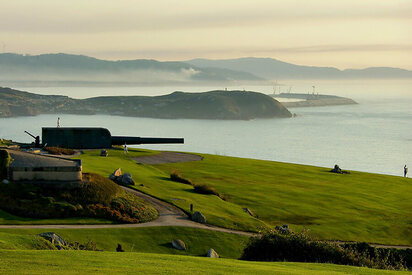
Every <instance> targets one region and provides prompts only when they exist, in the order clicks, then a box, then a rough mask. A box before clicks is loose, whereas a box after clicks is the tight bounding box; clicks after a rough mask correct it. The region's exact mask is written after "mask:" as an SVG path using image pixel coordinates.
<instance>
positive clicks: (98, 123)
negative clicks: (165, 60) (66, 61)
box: [0, 85, 412, 175]
mask: <svg viewBox="0 0 412 275" xmlns="http://www.w3.org/2000/svg"><path fill="white" fill-rule="evenodd" d="M331 87H332V86H331ZM333 87H335V90H333V89H332V88H329V90H330V92H329V93H330V94H337V95H344V96H348V93H352V94H353V95H354V96H351V97H352V98H353V99H355V100H357V101H358V102H359V103H360V104H359V105H349V106H328V107H311V108H295V109H290V110H291V112H293V113H296V114H297V115H298V116H297V117H295V118H290V119H256V120H251V121H218V120H191V119H179V120H169V119H150V118H132V117H119V116H106V115H93V116H83V115H82V116H80V115H59V116H60V117H61V123H62V126H67V127H69V126H94V127H106V128H108V129H110V131H111V133H112V134H113V135H133V136H142V137H151V136H154V137H184V138H185V144H184V145H151V146H141V147H143V148H151V149H161V150H173V151H189V152H202V153H211V154H220V155H226V156H237V157H248V158H256V159H266V160H276V161H283V162H292V163H301V164H309V165H318V166H324V167H333V165H334V164H339V165H340V166H341V167H342V168H343V169H350V170H358V171H366V172H375V173H381V174H391V175H401V174H402V173H403V166H404V165H405V164H407V165H408V164H411V165H412V93H411V92H412V89H409V88H410V87H412V86H409V85H404V86H402V87H401V88H399V87H395V88H393V87H392V86H391V87H392V89H393V92H391V93H390V94H388V93H387V92H385V91H388V90H389V91H391V90H390V89H385V90H382V91H381V90H379V89H382V85H378V86H377V88H376V91H377V92H376V93H378V95H379V96H372V95H371V93H370V91H369V90H368V91H367V92H365V89H362V91H363V92H361V90H360V89H361V88H362V87H363V86H362V85H361V87H357V86H356V85H355V86H352V89H350V90H349V89H348V88H347V86H336V85H335V86H333ZM367 87H369V89H370V90H371V89H372V87H371V86H370V85H369V86H367ZM48 89H51V88H48ZM64 89H69V88H63V90H64ZM89 89H90V88H81V87H78V88H70V91H74V92H72V93H69V90H67V93H64V94H66V95H69V96H73V97H77V96H75V94H76V93H78V94H80V93H81V91H83V93H82V94H83V95H84V93H85V91H86V90H89ZM93 89H94V91H95V92H96V91H97V93H95V94H93V95H100V94H102V93H103V94H105V93H106V92H107V93H108V92H109V91H108V90H107V89H111V94H112V95H113V94H118V92H116V91H119V89H118V88H100V89H103V90H101V91H100V92H99V88H93ZM123 89H125V90H127V89H126V88H121V89H120V90H123ZM141 89H147V88H141ZM151 89H153V91H154V90H155V88H151ZM171 89H172V88H171ZM210 89H213V87H211V88H210ZM210 89H206V88H202V91H205V90H210ZM247 89H250V88H249V87H247ZM265 89H266V91H268V90H269V91H270V89H272V87H265ZM345 89H347V90H345ZM356 89H358V90H356ZM408 89H409V90H408ZM25 90H28V91H35V92H40V90H41V88H26V89H25ZM181 90H184V91H194V90H193V89H181ZM255 90H256V88H255ZM372 90H373V89H372ZM60 91H61V89H60ZM301 91H302V90H301ZM301 91H296V92H301ZM339 91H340V92H339ZM342 91H343V92H342ZM345 91H347V92H345ZM395 92H397V93H395ZM50 93H51V92H50ZM323 93H327V92H323ZM45 94H46V92H45ZM55 94H56V93H55ZM60 94H63V93H60ZM123 94H128V93H123ZM134 94H139V93H137V92H136V91H135V92H134ZM140 94H142V93H140ZM83 97H85V96H83ZM57 116H58V115H40V116H36V117H18V118H7V119H5V118H3V119H0V137H3V138H9V139H13V140H19V141H25V142H30V141H32V139H31V137H29V136H28V135H26V134H24V130H28V131H30V132H32V133H33V134H36V135H40V134H41V127H42V126H55V125H56V120H57ZM411 165H409V166H411Z"/></svg>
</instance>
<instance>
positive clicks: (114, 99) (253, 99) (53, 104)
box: [0, 88, 292, 120]
mask: <svg viewBox="0 0 412 275" xmlns="http://www.w3.org/2000/svg"><path fill="white" fill-rule="evenodd" d="M39 114H83V115H85V114H86V115H87V114H90V115H94V114H106V115H119V116H131V117H150V118H167V119H178V118H185V119H233V120H249V119H255V118H274V117H291V116H292V114H291V113H290V112H289V111H288V110H287V109H286V108H285V107H284V106H283V105H282V104H281V103H279V102H278V101H277V100H275V99H273V98H272V97H270V96H267V95H265V94H261V93H256V92H251V91H219V90H218V91H209V92H203V93H184V92H174V93H171V94H168V95H163V96H101V97H93V98H87V99H74V98H70V97H68V96H62V95H39V94H33V93H28V92H23V91H18V90H14V89H10V88H0V117H15V116H35V115H39Z"/></svg>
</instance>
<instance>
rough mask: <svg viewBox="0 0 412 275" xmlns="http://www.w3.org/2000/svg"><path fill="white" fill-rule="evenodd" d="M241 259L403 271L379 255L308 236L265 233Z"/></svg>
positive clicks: (250, 246)
mask: <svg viewBox="0 0 412 275" xmlns="http://www.w3.org/2000/svg"><path fill="white" fill-rule="evenodd" d="M241 259H243V260H250V261H291V262H312V263H333V264H341V265H354V266H367V267H371V268H380V269H402V268H404V266H403V264H402V262H396V263H391V262H389V261H388V260H387V258H386V257H385V256H384V255H381V254H380V253H377V254H373V255H372V254H371V253H368V252H367V251H365V250H358V249H354V247H352V248H349V247H346V248H345V247H343V246H340V245H339V244H336V243H335V244H333V243H332V244H331V243H327V242H321V241H316V240H313V239H312V238H310V237H309V236H308V235H307V234H306V233H305V232H303V233H289V234H282V233H280V232H277V231H269V232H265V233H264V234H262V235H261V236H257V237H252V238H251V239H250V241H249V243H248V245H247V246H246V248H245V249H244V251H243V254H242V257H241Z"/></svg>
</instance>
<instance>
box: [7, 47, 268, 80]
mask: <svg viewBox="0 0 412 275" xmlns="http://www.w3.org/2000/svg"><path fill="white" fill-rule="evenodd" d="M260 80H262V78H260V77H257V76H255V75H253V74H251V73H248V72H240V71H236V70H230V69H224V68H205V67H203V68H198V67H197V66H195V65H191V64H187V63H184V62H160V61H156V60H146V59H137V60H122V61H108V60H101V59H97V58H93V57H88V56H84V55H70V54H63V53H60V54H43V55H33V56H32V55H19V54H11V53H6V54H0V85H3V86H5V85H10V83H12V84H13V85H14V83H23V84H24V83H27V84H28V85H30V84H33V85H37V84H44V85H47V83H49V84H55V85H62V84H63V85H71V84H72V85H81V84H84V85H104V84H114V85H127V84H129V85H136V84H143V85H145V84H148V85H150V84H170V83H176V84H181V83H193V82H197V83H199V82H231V81H260Z"/></svg>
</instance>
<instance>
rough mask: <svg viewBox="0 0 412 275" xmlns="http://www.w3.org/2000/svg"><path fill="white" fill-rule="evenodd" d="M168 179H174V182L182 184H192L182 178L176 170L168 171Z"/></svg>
mask: <svg viewBox="0 0 412 275" xmlns="http://www.w3.org/2000/svg"><path fill="white" fill-rule="evenodd" d="M170 179H171V180H172V181H176V182H180V183H184V184H190V185H192V184H193V183H192V181H191V180H189V179H186V178H184V177H183V176H182V174H181V173H180V172H179V171H178V170H173V171H172V172H170Z"/></svg>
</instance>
